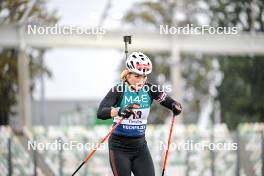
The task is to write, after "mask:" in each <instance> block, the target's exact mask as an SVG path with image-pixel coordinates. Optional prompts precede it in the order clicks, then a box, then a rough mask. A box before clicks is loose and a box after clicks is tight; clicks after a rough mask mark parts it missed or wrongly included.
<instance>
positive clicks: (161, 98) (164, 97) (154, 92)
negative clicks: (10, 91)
mask: <svg viewBox="0 0 264 176" xmlns="http://www.w3.org/2000/svg"><path fill="white" fill-rule="evenodd" d="M147 86H148V88H149V94H150V96H151V99H154V100H156V101H157V102H158V103H160V104H161V105H162V106H164V107H166V108H168V109H170V110H172V107H173V105H172V104H173V103H175V102H176V101H175V100H173V99H172V98H171V97H170V96H169V95H168V94H167V93H166V92H165V91H163V90H162V89H161V87H159V86H158V85H153V84H151V83H147Z"/></svg>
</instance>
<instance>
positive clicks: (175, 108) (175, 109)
mask: <svg viewBox="0 0 264 176" xmlns="http://www.w3.org/2000/svg"><path fill="white" fill-rule="evenodd" d="M172 112H173V114H174V115H175V116H176V115H179V114H180V113H181V112H182V106H181V104H180V103H178V102H174V103H172Z"/></svg>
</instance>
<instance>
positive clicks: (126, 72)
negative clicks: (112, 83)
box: [120, 69, 129, 81]
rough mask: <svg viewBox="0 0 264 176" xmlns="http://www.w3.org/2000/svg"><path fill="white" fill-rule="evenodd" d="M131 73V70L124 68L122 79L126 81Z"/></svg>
mask: <svg viewBox="0 0 264 176" xmlns="http://www.w3.org/2000/svg"><path fill="white" fill-rule="evenodd" d="M128 74H129V71H128V70H127V69H124V70H123V71H122V72H121V75H120V79H121V80H122V81H126V80H127V75H128Z"/></svg>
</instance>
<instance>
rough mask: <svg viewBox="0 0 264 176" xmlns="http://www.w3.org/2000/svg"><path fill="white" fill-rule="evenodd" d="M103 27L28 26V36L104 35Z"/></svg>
mask: <svg viewBox="0 0 264 176" xmlns="http://www.w3.org/2000/svg"><path fill="white" fill-rule="evenodd" d="M105 33H106V29H105V28H103V27H94V28H86V27H80V26H65V25H58V24H55V25H53V26H39V25H28V26H27V34H28V35H104V34H105Z"/></svg>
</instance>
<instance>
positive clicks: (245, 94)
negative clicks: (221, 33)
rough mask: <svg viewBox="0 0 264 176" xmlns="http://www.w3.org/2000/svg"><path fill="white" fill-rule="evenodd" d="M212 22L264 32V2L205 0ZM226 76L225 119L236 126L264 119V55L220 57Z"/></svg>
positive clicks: (221, 95)
mask: <svg viewBox="0 0 264 176" xmlns="http://www.w3.org/2000/svg"><path fill="white" fill-rule="evenodd" d="M205 2H206V3H207V4H208V6H209V11H210V12H211V13H210V14H211V15H210V24H211V25H213V26H225V27H228V26H229V27H232V26H237V27H239V28H240V29H241V30H242V31H244V32H250V33H252V34H253V35H254V33H256V32H262V33H263V32H264V1H262V0H253V1H252V0H245V1H240V0H227V1H222V0H216V1H215V0H205ZM218 60H219V62H220V65H221V70H222V72H223V73H224V79H223V82H222V84H221V85H220V86H219V88H218V90H219V94H218V99H219V100H220V102H221V116H222V121H223V122H225V123H227V124H228V126H229V128H231V129H235V128H236V127H237V125H238V124H239V123H241V122H264V103H263V102H264V94H263V90H264V82H263V80H264V71H263V68H264V56H255V55H253V54H249V55H248V56H221V57H218Z"/></svg>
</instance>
